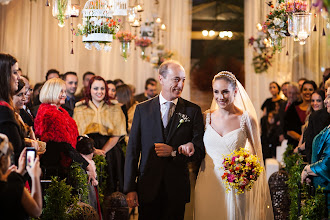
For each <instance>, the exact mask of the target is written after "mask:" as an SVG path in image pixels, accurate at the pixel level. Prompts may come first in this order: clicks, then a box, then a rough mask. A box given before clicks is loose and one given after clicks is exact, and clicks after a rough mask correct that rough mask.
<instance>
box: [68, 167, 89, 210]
mask: <svg viewBox="0 0 330 220" xmlns="http://www.w3.org/2000/svg"><path fill="white" fill-rule="evenodd" d="M69 180H70V181H69V183H70V184H71V185H72V186H73V193H74V194H76V195H78V197H79V200H80V201H81V202H83V203H87V204H88V203H89V201H88V192H89V190H88V183H87V182H88V175H87V173H86V172H85V171H84V170H83V169H82V168H81V165H80V164H79V163H77V162H73V163H72V165H71V166H70V174H69Z"/></svg>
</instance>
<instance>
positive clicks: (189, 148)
mask: <svg viewBox="0 0 330 220" xmlns="http://www.w3.org/2000/svg"><path fill="white" fill-rule="evenodd" d="M178 151H179V154H183V155H185V156H187V157H191V156H192V155H194V153H195V148H194V144H193V143H191V142H189V143H186V144H183V145H181V146H180V147H179V148H178Z"/></svg>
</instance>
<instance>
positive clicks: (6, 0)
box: [0, 0, 11, 5]
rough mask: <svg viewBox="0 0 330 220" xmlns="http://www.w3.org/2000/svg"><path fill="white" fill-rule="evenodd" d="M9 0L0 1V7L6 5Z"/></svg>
mask: <svg viewBox="0 0 330 220" xmlns="http://www.w3.org/2000/svg"><path fill="white" fill-rule="evenodd" d="M9 2H11V0H0V4H1V5H8V4H9Z"/></svg>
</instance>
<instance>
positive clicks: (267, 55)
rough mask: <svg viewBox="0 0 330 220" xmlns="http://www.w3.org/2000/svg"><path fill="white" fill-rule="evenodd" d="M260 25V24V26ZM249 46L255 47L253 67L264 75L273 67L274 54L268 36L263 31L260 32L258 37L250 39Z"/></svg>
mask: <svg viewBox="0 0 330 220" xmlns="http://www.w3.org/2000/svg"><path fill="white" fill-rule="evenodd" d="M259 25H260V24H259ZM248 45H249V46H252V47H253V50H254V55H253V60H252V63H253V66H254V71H255V72H256V73H262V72H265V71H267V70H268V68H269V66H271V59H272V57H273V53H272V50H271V49H270V48H271V45H270V40H269V39H268V38H267V34H265V33H264V32H262V31H259V32H258V37H257V38H254V37H251V38H250V39H249V43H248Z"/></svg>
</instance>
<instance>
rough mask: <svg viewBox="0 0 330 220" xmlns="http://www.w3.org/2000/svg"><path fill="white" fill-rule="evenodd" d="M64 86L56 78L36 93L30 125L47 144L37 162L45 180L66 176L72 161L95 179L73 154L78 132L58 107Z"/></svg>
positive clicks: (61, 99)
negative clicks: (37, 102)
mask: <svg viewBox="0 0 330 220" xmlns="http://www.w3.org/2000/svg"><path fill="white" fill-rule="evenodd" d="M65 90H66V87H65V82H64V81H63V80H62V79H59V78H53V79H50V80H47V81H46V83H45V85H44V86H43V87H42V89H41V91H40V101H41V102H42V104H41V105H40V108H39V111H38V114H37V117H36V119H35V121H34V128H35V134H36V137H37V138H40V140H41V141H44V142H46V143H47V150H46V153H45V154H44V155H43V156H42V158H41V160H40V162H41V165H42V167H43V168H45V169H46V175H47V176H53V175H55V176H60V177H61V178H64V177H66V176H67V172H68V168H69V167H70V165H71V162H72V160H74V161H76V162H78V163H81V164H82V168H83V169H85V170H86V169H87V170H88V171H91V172H90V178H91V179H95V175H93V174H95V172H93V171H92V170H91V166H90V165H89V163H88V162H87V161H86V160H85V159H84V158H83V157H82V156H81V155H80V154H79V153H78V152H77V151H76V149H75V148H76V144H77V137H78V130H77V125H76V123H75V121H74V120H73V119H72V118H71V117H70V115H69V114H68V112H67V111H66V110H64V109H63V108H62V107H61V105H63V104H64V102H65V99H66V93H65Z"/></svg>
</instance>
